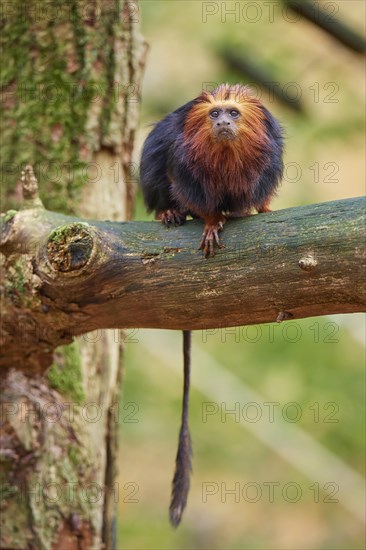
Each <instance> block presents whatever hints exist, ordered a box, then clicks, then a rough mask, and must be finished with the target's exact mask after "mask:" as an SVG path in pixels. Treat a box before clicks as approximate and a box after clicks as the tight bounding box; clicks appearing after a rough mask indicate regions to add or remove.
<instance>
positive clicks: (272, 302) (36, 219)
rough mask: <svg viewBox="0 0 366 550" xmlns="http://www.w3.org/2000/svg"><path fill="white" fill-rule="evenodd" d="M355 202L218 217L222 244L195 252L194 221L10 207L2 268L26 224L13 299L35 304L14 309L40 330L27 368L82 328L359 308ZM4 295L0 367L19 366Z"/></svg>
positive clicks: (190, 323)
mask: <svg viewBox="0 0 366 550" xmlns="http://www.w3.org/2000/svg"><path fill="white" fill-rule="evenodd" d="M364 209H365V200H364V198H357V199H347V200H342V201H335V202H329V203H323V204H315V205H314V204H313V205H309V206H303V207H299V208H289V209H287V210H281V211H277V212H272V213H270V214H258V215H255V216H250V217H247V218H244V219H241V220H235V221H234V220H233V221H229V222H228V223H227V224H226V226H225V229H224V233H223V241H224V243H225V245H226V248H225V249H223V250H219V251H217V253H216V256H215V257H214V258H210V259H204V258H203V256H202V252H201V251H199V250H197V245H198V243H199V240H200V234H201V231H202V224H201V223H200V222H199V221H191V222H188V223H187V224H186V225H185V226H184V227H180V228H174V229H166V228H165V227H163V226H162V225H161V224H160V223H158V222H128V223H118V222H117V223H113V222H97V221H88V222H85V221H82V220H80V219H76V218H72V217H66V216H63V215H60V214H55V213H52V212H49V211H46V210H43V209H41V208H39V207H38V208H36V209H27V210H23V211H21V212H18V213H17V214H15V215H14V216H13V217H12V218H11V219H10V220H9V221H7V222H6V223H5V224H4V228H3V245H2V248H3V251H4V253H5V254H6V256H7V258H8V259H7V268H8V273H10V274H11V273H14V274H16V273H17V267H16V266H17V263H16V262H17V261H18V260H17V259H14V258H16V257H17V256H16V255H14V251H16V250H17V249H18V247H19V245H20V243H22V244H23V245H27V244H28V240H29V242H30V243H31V236H30V235H29V231H28V229H27V228H29V227H30V226H32V227H33V231H36V232H37V233H36V234H37V242H38V243H39V248H38V249H37V253H35V252H34V251H33V252H31V253H30V255H29V251H28V257H29V256H30V257H29V262H30V264H31V265H32V267H33V270H32V272H30V273H29V277H28V279H27V280H26V281H23V286H24V287H25V290H24V292H23V294H22V297H21V299H22V300H23V304H24V306H25V305H26V303H27V300H28V301H29V302H30V303H32V304H34V305H35V307H33V306H31V308H29V309H28V310H26V309H25V308H24V307H23V308H22V310H21V314H22V319H23V318H24V319H25V325H26V326H39V327H40V330H39V332H40V331H41V329H42V330H43V332H44V333H45V334H46V337H44V336H43V337H36V336H35V334H36V331H35V329H34V330H33V339H32V338H30V340H31V342H29V341H27V344H26V346H28V349H30V346H33V351H32V353H33V357H35V356H36V354H37V353H38V354H40V359H39V361H38V362H37V365H38V364H41V363H42V360H43V358H45V357H46V356H47V346H48V347H49V348H50V349H52V348H53V347H55V346H56V345H58V344H59V343H60V340H61V339H63V340H66V341H67V342H71V341H72V337H73V336H75V335H79V334H83V333H85V332H88V331H90V330H91V329H100V328H112V327H114V328H123V327H150V328H169V329H202V328H217V327H221V326H235V325H244V324H253V323H263V322H273V321H275V320H278V321H283V320H286V319H291V318H302V317H309V316H314V315H324V314H331V313H351V312H356V311H363V310H364V308H365V297H366V291H365V277H364V268H365V259H366V251H365V237H366V231H365V225H364V223H363V222H364ZM21 272H22V274H23V276H24V273H25V270H22V271H21ZM14 277H15V275H14ZM17 284H18V285H19V283H17V281H16V279H15V280H14V281H13V279H12V280H11V282H9V286H11V288H12V289H13V288H14V287H16V285H17ZM33 294H34V295H36V296H37V301H34V300H33V302H32V295H33ZM15 296H16V299H15V302H14V293H13V294H11V293H10V295H9V304H8V308H7V311H8V315H7V316H6V317H5V327H4V328H5V330H4V338H5V339H6V341H7V350H8V353H7V356H6V357H4V358H3V360H2V361H1V363H0V364H2V365H3V366H6V363H7V361H8V358H9V357H10V356H11V357H12V364H20V362H21V361H22V358H23V357H24V352H25V348H24V345H23V344H22V343H21V342H22V340H23V339H24V332H23V333H22V332H21V331H22V330H24V329H23V325H22V324H21V323H19V320H18V315H17V311H16V307H17V300H18V299H19V297H18V294H16V295H15ZM31 332H32V331H30V333H31ZM30 335H31V336H32V334H30ZM19 342H20V343H19ZM46 362H47V361H46ZM31 367H33V365H32V364H31V363H30V364H29V368H31Z"/></svg>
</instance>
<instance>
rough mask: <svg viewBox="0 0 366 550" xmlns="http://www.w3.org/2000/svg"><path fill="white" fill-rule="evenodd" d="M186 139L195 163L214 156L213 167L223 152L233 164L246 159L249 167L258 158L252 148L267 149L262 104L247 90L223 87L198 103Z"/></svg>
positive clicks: (205, 94) (187, 123) (186, 127)
mask: <svg viewBox="0 0 366 550" xmlns="http://www.w3.org/2000/svg"><path fill="white" fill-rule="evenodd" d="M184 136H185V140H186V144H187V148H188V149H189V150H190V151H191V152H192V161H194V162H196V161H197V159H198V157H199V156H201V157H202V158H206V159H207V158H208V157H209V156H211V157H212V162H211V165H213V164H215V162H216V160H217V159H218V157H217V155H218V154H219V152H220V151H222V150H224V151H225V154H227V152H228V150H231V151H232V152H233V154H234V156H235V159H232V161H233V162H235V163H237V162H238V161H240V163H241V164H242V163H243V158H244V156H245V155H247V156H248V158H247V159H246V160H247V161H248V162H249V163H250V161H251V159H252V160H253V159H255V158H256V153H255V152H254V151H251V150H250V148H251V147H254V146H255V147H257V146H258V147H261V148H262V149H263V148H265V147H266V146H267V134H266V129H265V115H264V113H263V110H262V104H261V102H260V101H259V100H258V99H257V98H256V97H255V96H254V95H253V93H252V92H251V91H250V90H249V89H248V88H246V87H243V86H240V85H235V86H228V85H225V84H222V85H220V86H218V88H216V90H214V91H213V92H203V94H202V95H201V96H200V97H199V98H198V99H197V102H196V104H195V105H194V106H193V107H192V109H191V110H190V112H189V113H188V115H187V118H186V120H185V124H184ZM227 158H228V157H227ZM206 164H207V162H206ZM246 164H247V162H246Z"/></svg>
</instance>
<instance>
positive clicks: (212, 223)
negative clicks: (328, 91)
mask: <svg viewBox="0 0 366 550" xmlns="http://www.w3.org/2000/svg"><path fill="white" fill-rule="evenodd" d="M204 221H205V227H204V230H203V233H202V239H201V242H200V246H199V248H200V249H201V250H203V254H204V256H205V258H207V256H214V255H215V251H214V247H215V243H216V244H217V246H218V247H219V248H224V245H223V244H222V243H221V241H220V237H219V231H222V230H223V227H224V223H225V221H226V219H225V216H224V215H223V214H218V215H217V216H215V217H212V218H204Z"/></svg>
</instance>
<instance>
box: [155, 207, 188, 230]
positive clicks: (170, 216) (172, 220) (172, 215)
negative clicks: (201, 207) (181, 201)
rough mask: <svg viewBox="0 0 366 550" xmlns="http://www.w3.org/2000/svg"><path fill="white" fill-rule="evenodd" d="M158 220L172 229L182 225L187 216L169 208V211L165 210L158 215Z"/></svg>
mask: <svg viewBox="0 0 366 550" xmlns="http://www.w3.org/2000/svg"><path fill="white" fill-rule="evenodd" d="M156 219H157V220H160V221H161V222H162V223H163V224H164V225H166V226H167V227H170V226H175V225H182V224H183V223H184V222H185V221H186V214H184V213H183V212H179V211H178V210H175V209H174V208H168V210H164V212H159V213H158V214H157V215H156Z"/></svg>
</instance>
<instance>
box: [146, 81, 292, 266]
mask: <svg viewBox="0 0 366 550" xmlns="http://www.w3.org/2000/svg"><path fill="white" fill-rule="evenodd" d="M282 153H283V134H282V130H281V127H280V125H279V123H278V122H277V120H276V119H275V118H274V117H273V116H272V115H271V113H270V112H269V111H268V110H267V109H266V107H265V106H264V105H263V104H262V103H261V102H260V101H259V99H257V98H256V97H255V95H254V93H253V92H252V91H251V90H250V88H248V87H247V86H241V85H239V84H236V85H235V86H230V85H229V84H220V86H218V87H217V88H216V89H215V90H214V91H213V92H203V93H202V94H201V95H200V96H199V97H197V98H196V99H193V100H192V101H189V102H188V103H186V104H185V105H183V106H182V107H180V108H179V109H177V110H176V111H174V112H172V113H170V114H169V115H168V116H166V117H165V118H164V119H163V120H161V121H160V122H159V123H158V124H156V126H155V127H154V129H153V130H152V132H151V133H150V134H149V135H148V137H147V139H146V141H145V144H144V147H143V151H142V157H141V167H140V177H141V185H142V190H143V194H144V199H145V203H146V206H147V208H148V210H149V211H150V212H151V211H153V210H154V211H155V214H156V218H157V219H159V220H161V221H162V222H163V223H164V224H166V225H168V226H169V225H181V224H182V223H184V222H185V220H186V217H187V215H191V216H193V217H195V218H197V217H198V218H201V219H202V220H203V221H204V223H205V227H204V231H203V234H202V239H201V242H200V246H199V247H200V248H201V249H202V250H203V252H204V255H205V256H206V257H207V256H213V255H214V245H215V243H216V244H217V246H219V247H220V248H221V247H222V244H221V241H220V237H219V232H220V231H222V229H223V225H224V223H225V220H226V218H227V217H230V216H234V217H235V216H245V215H247V214H248V213H249V212H250V210H252V209H253V208H254V209H256V210H257V212H270V208H269V204H270V202H271V199H272V197H273V196H274V195H275V192H276V188H277V186H278V184H279V182H280V180H281V177H282V172H283V161H282Z"/></svg>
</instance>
